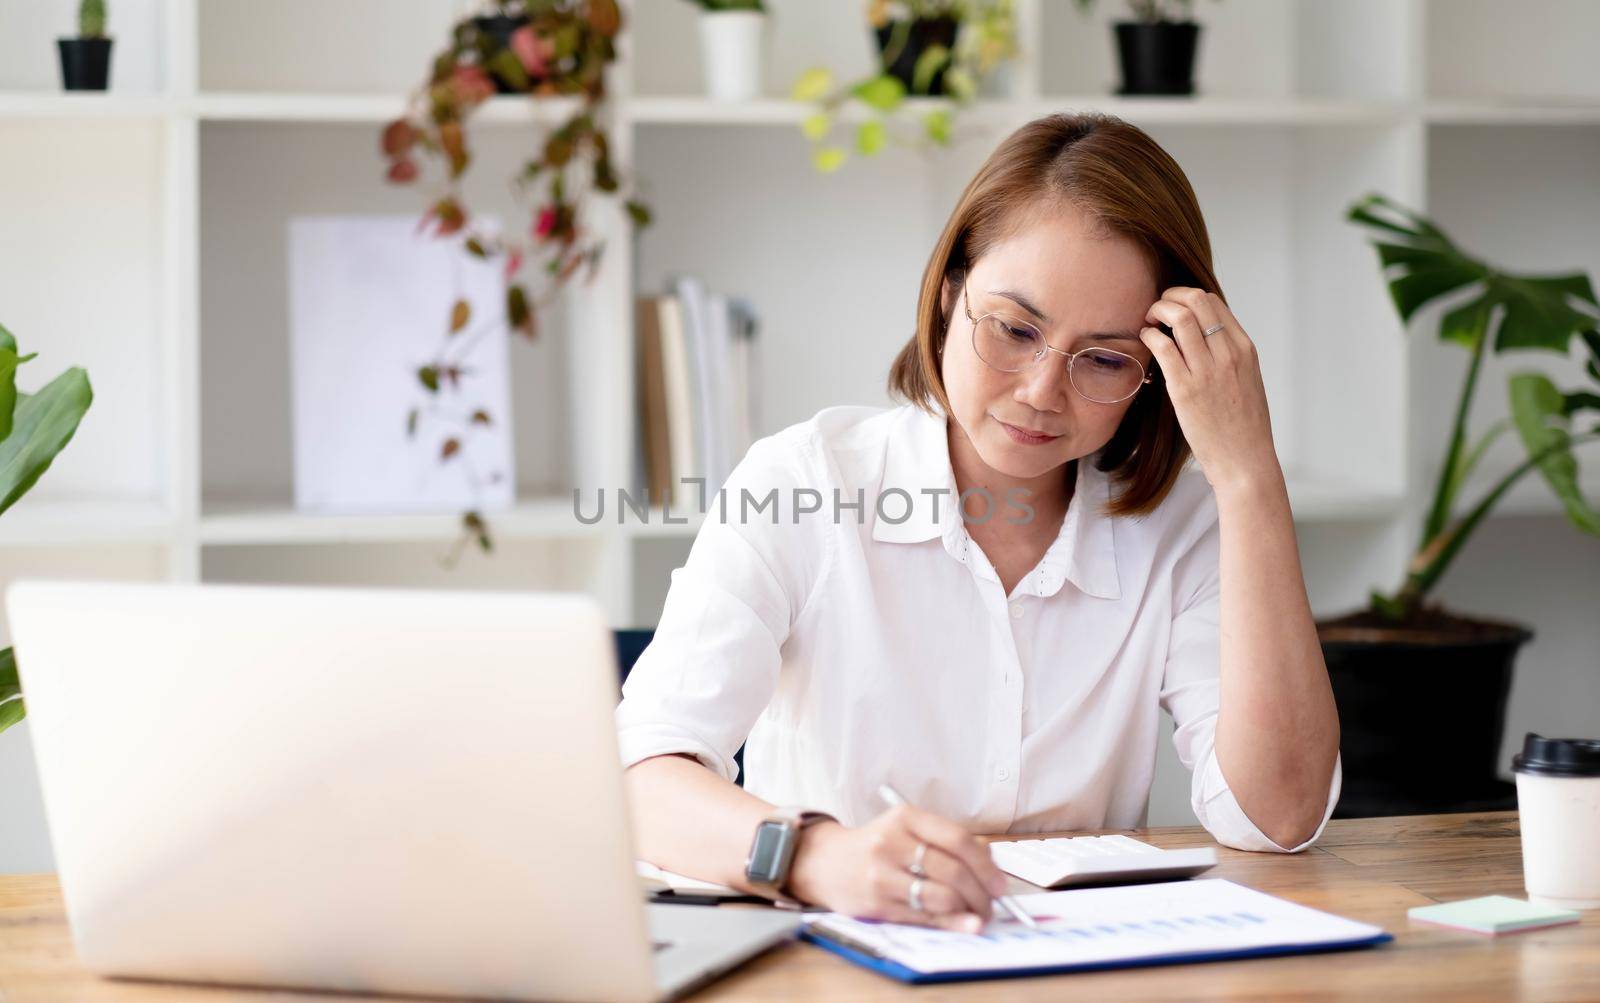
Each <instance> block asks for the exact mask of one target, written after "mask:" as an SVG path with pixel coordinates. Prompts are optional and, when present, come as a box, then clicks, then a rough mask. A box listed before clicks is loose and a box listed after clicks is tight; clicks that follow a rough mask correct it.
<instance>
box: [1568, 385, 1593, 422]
mask: <svg viewBox="0 0 1600 1003" xmlns="http://www.w3.org/2000/svg"><path fill="white" fill-rule="evenodd" d="M1579 411H1600V394H1596V393H1590V392H1589V391H1587V390H1580V391H1578V392H1577V393H1570V394H1565V395H1563V396H1562V399H1561V413H1562V414H1564V415H1566V416H1567V417H1569V418H1570V417H1572V416H1573V415H1575V414H1577V413H1578V412H1579Z"/></svg>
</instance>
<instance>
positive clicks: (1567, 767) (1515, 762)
mask: <svg viewBox="0 0 1600 1003" xmlns="http://www.w3.org/2000/svg"><path fill="white" fill-rule="evenodd" d="M1511 769H1512V770H1514V771H1516V772H1517V773H1536V774H1538V775H1540V776H1545V777H1600V739H1594V738H1545V737H1544V736H1543V735H1536V734H1534V733H1533V732H1531V731H1530V732H1528V736H1527V737H1526V738H1524V739H1523V740H1522V751H1521V752H1519V753H1517V754H1516V755H1515V756H1512V757H1511Z"/></svg>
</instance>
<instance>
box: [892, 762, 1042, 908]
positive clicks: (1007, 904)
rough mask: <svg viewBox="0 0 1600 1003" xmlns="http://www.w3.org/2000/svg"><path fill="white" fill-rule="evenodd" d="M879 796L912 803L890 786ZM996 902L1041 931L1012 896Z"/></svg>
mask: <svg viewBox="0 0 1600 1003" xmlns="http://www.w3.org/2000/svg"><path fill="white" fill-rule="evenodd" d="M878 796H879V797H880V798H883V799H884V800H885V801H887V802H889V803H890V804H892V805H896V806H899V805H904V804H910V803H911V802H909V801H907V800H906V799H905V798H903V797H901V796H900V792H899V791H897V790H895V789H894V788H893V787H890V786H889V785H888V784H881V785H879V787H878ZM995 901H996V902H998V903H1000V907H1001V908H1002V909H1004V910H1005V911H1006V912H1008V913H1010V914H1011V918H1012V919H1014V920H1016V921H1017V922H1018V923H1021V924H1022V925H1023V926H1026V927H1028V928H1029V929H1031V930H1037V929H1039V924H1038V923H1035V922H1034V921H1033V917H1032V916H1029V915H1028V914H1027V913H1026V912H1025V911H1024V910H1023V908H1022V906H1020V905H1018V904H1017V903H1016V902H1015V901H1014V900H1013V899H1012V898H1011V896H1009V895H1000V896H996V898H995Z"/></svg>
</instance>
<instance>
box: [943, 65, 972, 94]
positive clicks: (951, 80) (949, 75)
mask: <svg viewBox="0 0 1600 1003" xmlns="http://www.w3.org/2000/svg"><path fill="white" fill-rule="evenodd" d="M944 89H945V91H946V92H947V93H948V94H949V95H950V96H951V97H953V98H955V99H956V100H957V101H970V100H972V96H973V95H974V94H976V93H978V81H977V80H976V79H975V78H974V77H973V75H972V71H971V70H968V69H967V68H966V67H965V66H952V67H950V69H948V70H946V71H945V75H944Z"/></svg>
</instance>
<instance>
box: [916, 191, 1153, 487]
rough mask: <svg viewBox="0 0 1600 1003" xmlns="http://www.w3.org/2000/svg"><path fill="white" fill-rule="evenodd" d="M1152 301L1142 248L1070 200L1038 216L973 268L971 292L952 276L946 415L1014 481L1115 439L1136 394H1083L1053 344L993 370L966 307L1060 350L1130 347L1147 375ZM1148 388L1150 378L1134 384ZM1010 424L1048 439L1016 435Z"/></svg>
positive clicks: (1046, 470)
mask: <svg viewBox="0 0 1600 1003" xmlns="http://www.w3.org/2000/svg"><path fill="white" fill-rule="evenodd" d="M964 296H965V297H971V299H970V303H968V302H967V301H966V300H965V299H964ZM1157 298H1158V297H1157V295H1156V288H1155V277H1154V275H1153V274H1152V272H1151V268H1150V264H1149V262H1148V261H1147V259H1146V258H1145V256H1144V254H1143V253H1142V252H1141V251H1140V249H1139V247H1138V245H1136V244H1135V243H1133V242H1132V241H1131V240H1129V239H1127V238H1126V237H1121V236H1103V235H1100V234H1097V233H1094V232H1091V230H1090V228H1089V226H1088V221H1087V219H1086V218H1085V217H1084V216H1083V215H1082V214H1081V213H1080V212H1079V211H1078V210H1077V209H1075V208H1073V207H1071V206H1070V205H1069V206H1062V207H1059V208H1051V209H1050V210H1049V211H1047V212H1043V213H1040V214H1039V215H1037V216H1035V217H1033V218H1032V219H1031V220H1030V221H1029V222H1027V223H1026V224H1025V225H1023V226H1022V227H1021V228H1020V229H1019V230H1018V231H1017V233H1016V234H1015V235H1013V236H1011V237H1009V238H1008V239H1006V240H1005V241H1003V242H1001V243H999V244H997V245H995V246H994V247H992V248H990V249H989V251H988V253H986V254H984V255H983V257H982V258H980V259H978V261H977V262H976V263H975V264H974V265H973V266H972V268H971V269H969V273H968V276H967V280H966V283H965V292H964V293H963V289H962V287H960V286H956V287H949V286H948V284H947V287H946V290H945V302H946V303H949V304H951V309H950V311H949V314H950V318H951V319H950V327H949V331H948V334H947V336H946V338H945V346H944V359H943V362H942V367H941V368H942V372H943V376H944V385H945V392H946V394H947V395H948V396H949V398H950V405H951V410H952V412H953V413H952V415H951V417H953V418H954V419H955V420H956V422H957V423H958V424H959V425H960V426H961V429H962V431H964V432H965V433H966V436H967V439H968V440H969V441H970V442H971V443H972V445H973V447H974V448H975V449H976V451H977V453H978V456H979V457H980V458H981V459H982V460H983V462H984V463H985V464H987V465H988V466H989V467H991V468H992V469H994V470H995V471H997V472H999V473H1001V474H1003V475H1006V476H1008V477H1014V478H1018V479H1031V478H1037V477H1040V476H1042V475H1045V474H1048V473H1049V472H1050V471H1052V470H1054V469H1055V468H1057V467H1060V466H1062V465H1063V464H1065V463H1068V462H1070V461H1072V460H1075V459H1078V458H1079V457H1082V456H1087V455H1089V454H1090V453H1093V452H1094V451H1095V450H1097V449H1099V448H1100V447H1102V446H1104V445H1105V444H1106V443H1107V442H1109V441H1110V440H1111V436H1112V435H1113V434H1114V433H1115V432H1116V430H1117V425H1118V423H1119V422H1121V421H1122V416H1123V415H1124V414H1126V413H1127V411H1128V408H1129V407H1131V406H1132V404H1133V400H1134V398H1132V397H1130V398H1128V399H1127V400H1124V401H1121V402H1119V403H1116V404H1100V403H1096V402H1094V401H1091V400H1088V399H1087V398H1085V397H1083V396H1081V395H1080V394H1079V393H1078V392H1077V391H1076V390H1074V389H1073V387H1072V384H1071V383H1070V382H1069V381H1068V375H1067V373H1068V360H1067V358H1066V356H1063V355H1059V354H1057V353H1055V352H1048V353H1046V355H1045V357H1044V358H1043V359H1040V360H1039V361H1038V362H1037V363H1035V364H1034V365H1032V366H1031V367H1029V368H1027V369H1025V370H1023V371H1022V372H1014V373H1013V372H1000V371H998V370H996V369H994V368H993V367H991V366H990V365H989V364H988V363H986V362H984V361H983V359H981V358H979V357H978V355H977V353H976V351H975V350H974V348H973V337H972V334H973V321H972V320H969V319H968V318H967V314H968V312H969V310H970V312H971V314H972V317H973V318H974V319H981V318H982V317H983V316H984V314H990V313H994V314H1000V315H1002V316H1003V317H1005V318H1006V319H1008V320H1012V321H1017V322H1020V323H1022V324H1026V325H1027V326H1030V327H1032V328H1033V329H1034V330H1035V331H1037V332H1038V333H1039V334H1041V335H1043V338H1044V341H1045V343H1046V344H1048V345H1050V346H1051V347H1052V348H1058V349H1061V350H1062V351H1065V352H1077V351H1080V350H1082V349H1084V348H1087V347H1089V346H1098V347H1101V348H1108V349H1111V350H1113V351H1116V352H1122V353H1124V354H1126V355H1131V356H1133V357H1134V358H1136V359H1138V360H1139V364H1140V365H1141V366H1143V367H1144V370H1145V372H1146V374H1148V373H1149V371H1150V367H1151V359H1150V350H1149V349H1147V348H1146V347H1145V346H1144V343H1143V342H1141V341H1140V340H1139V333H1138V332H1139V329H1140V328H1141V327H1144V326H1145V319H1144V318H1145V312H1146V311H1147V310H1149V309H1150V304H1152V303H1154V302H1155V301H1156V300H1157ZM1078 365H1079V366H1080V367H1086V366H1087V365H1089V360H1088V359H1080V360H1079V362H1078ZM1150 392H1151V387H1150V386H1149V385H1144V386H1143V387H1142V388H1141V389H1140V390H1139V393H1150ZM1008 425H1009V426H1011V427H1012V429H1016V430H1021V432H1024V433H1042V434H1043V435H1045V436H1048V438H1047V439H1045V440H1043V441H1040V440H1038V439H1037V438H1035V437H1030V436H1027V435H1020V434H1018V433H1017V432H1014V431H1012V430H1008V428H1007V426H1008Z"/></svg>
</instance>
